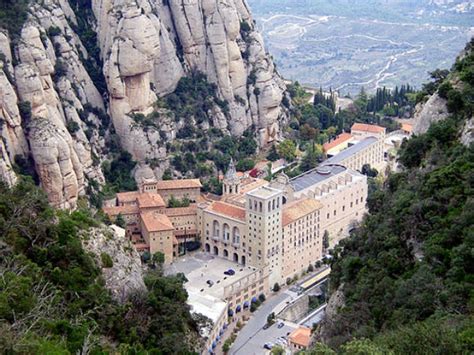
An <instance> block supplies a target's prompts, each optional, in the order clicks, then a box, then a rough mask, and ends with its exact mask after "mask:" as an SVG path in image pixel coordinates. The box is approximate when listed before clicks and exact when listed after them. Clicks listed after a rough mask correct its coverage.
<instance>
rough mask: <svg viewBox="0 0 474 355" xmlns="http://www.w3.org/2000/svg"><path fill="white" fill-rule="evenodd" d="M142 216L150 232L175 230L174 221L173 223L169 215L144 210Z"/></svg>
mask: <svg viewBox="0 0 474 355" xmlns="http://www.w3.org/2000/svg"><path fill="white" fill-rule="evenodd" d="M140 217H141V219H142V221H143V225H144V226H145V228H146V230H147V231H148V232H163V231H169V230H174V227H173V223H171V221H170V219H169V218H168V216H165V215H163V214H160V213H157V212H144V213H142V214H140Z"/></svg>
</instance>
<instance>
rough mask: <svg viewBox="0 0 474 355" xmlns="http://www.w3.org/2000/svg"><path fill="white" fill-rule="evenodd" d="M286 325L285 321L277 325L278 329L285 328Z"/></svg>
mask: <svg viewBox="0 0 474 355" xmlns="http://www.w3.org/2000/svg"><path fill="white" fill-rule="evenodd" d="M284 326H285V323H283V322H280V323H278V325H277V327H278V329H280V328H283V327H284Z"/></svg>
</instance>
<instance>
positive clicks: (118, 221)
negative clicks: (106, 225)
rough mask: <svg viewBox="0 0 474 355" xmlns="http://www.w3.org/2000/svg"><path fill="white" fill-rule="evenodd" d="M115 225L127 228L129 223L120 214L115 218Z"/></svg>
mask: <svg viewBox="0 0 474 355" xmlns="http://www.w3.org/2000/svg"><path fill="white" fill-rule="evenodd" d="M115 224H116V225H117V226H119V227H121V228H125V227H126V226H127V222H126V221H125V219H124V218H123V216H122V214H121V213H119V214H118V215H117V217H116V218H115Z"/></svg>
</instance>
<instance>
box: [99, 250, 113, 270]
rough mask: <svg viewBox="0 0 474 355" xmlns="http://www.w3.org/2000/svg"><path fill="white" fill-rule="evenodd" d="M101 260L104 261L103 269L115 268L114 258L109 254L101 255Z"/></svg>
mask: <svg viewBox="0 0 474 355" xmlns="http://www.w3.org/2000/svg"><path fill="white" fill-rule="evenodd" d="M100 260H101V261H102V267H103V268H111V267H113V266H114V262H113V261H112V258H111V257H110V255H109V254H107V253H101V254H100Z"/></svg>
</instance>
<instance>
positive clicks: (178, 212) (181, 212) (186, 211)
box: [161, 204, 197, 217]
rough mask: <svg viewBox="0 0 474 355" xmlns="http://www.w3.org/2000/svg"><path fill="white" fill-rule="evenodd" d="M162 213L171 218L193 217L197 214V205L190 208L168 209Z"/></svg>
mask: <svg viewBox="0 0 474 355" xmlns="http://www.w3.org/2000/svg"><path fill="white" fill-rule="evenodd" d="M161 213H163V214H165V215H167V216H169V217H177V216H185V215H192V214H196V213H197V205H196V204H192V205H190V206H189V207H176V208H166V209H164V210H163V211H161Z"/></svg>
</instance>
